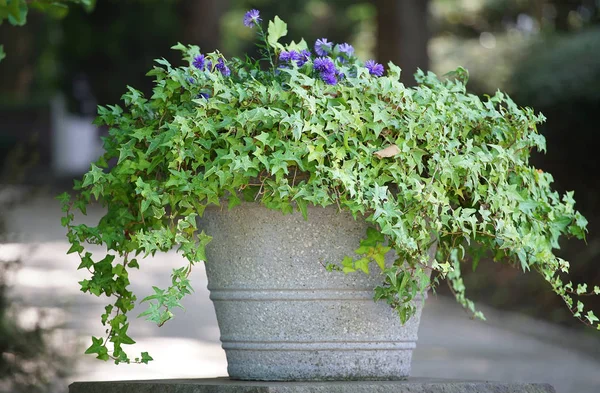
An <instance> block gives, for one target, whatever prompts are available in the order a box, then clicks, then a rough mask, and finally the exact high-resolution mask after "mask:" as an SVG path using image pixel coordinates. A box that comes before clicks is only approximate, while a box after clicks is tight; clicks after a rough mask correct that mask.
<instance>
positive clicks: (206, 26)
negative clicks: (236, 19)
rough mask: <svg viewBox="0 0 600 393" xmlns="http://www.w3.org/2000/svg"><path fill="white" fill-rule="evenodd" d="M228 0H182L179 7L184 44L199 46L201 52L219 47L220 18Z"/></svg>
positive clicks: (227, 4)
mask: <svg viewBox="0 0 600 393" xmlns="http://www.w3.org/2000/svg"><path fill="white" fill-rule="evenodd" d="M228 6H229V1H228V0H183V1H182V2H181V5H180V7H179V8H180V13H181V19H182V22H183V37H184V42H185V43H189V44H195V45H198V46H200V48H201V50H202V52H212V51H213V50H215V49H218V48H219V47H220V39H221V16H222V15H223V13H224V12H225V10H226V9H227V7H228Z"/></svg>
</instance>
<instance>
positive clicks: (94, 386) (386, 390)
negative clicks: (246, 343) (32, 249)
mask: <svg viewBox="0 0 600 393" xmlns="http://www.w3.org/2000/svg"><path fill="white" fill-rule="evenodd" d="M69 393H556V391H555V390H554V388H553V387H552V386H551V385H548V384H540V383H514V382H483V381H460V380H444V379H425V378H410V379H408V380H407V381H381V382H377V381H360V382H358V381H354V382H244V381H233V380H230V379H227V378H216V379H164V380H150V381H119V382H75V383H73V384H72V385H71V386H70V387H69Z"/></svg>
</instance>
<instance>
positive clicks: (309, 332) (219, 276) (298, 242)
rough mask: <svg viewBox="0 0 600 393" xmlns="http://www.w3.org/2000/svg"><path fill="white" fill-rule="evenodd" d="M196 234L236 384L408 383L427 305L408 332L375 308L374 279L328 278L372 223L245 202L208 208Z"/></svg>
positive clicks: (331, 212)
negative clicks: (202, 241) (203, 243)
mask: <svg viewBox="0 0 600 393" xmlns="http://www.w3.org/2000/svg"><path fill="white" fill-rule="evenodd" d="M200 225H201V227H202V229H204V230H205V231H206V233H208V234H210V235H211V236H213V240H212V242H211V243H210V244H209V245H208V246H207V248H206V255H207V263H206V272H207V276H208V289H209V290H210V298H211V299H212V300H213V303H214V306H215V310H216V314H217V320H218V323H219V328H220V330H221V342H222V345H223V348H224V349H225V353H226V355H227V361H228V372H229V376H230V377H231V378H235V379H242V380H273V381H276V380H398V379H403V378H406V377H407V376H408V375H409V374H410V362H411V356H412V351H413V349H414V348H415V344H416V341H417V330H418V326H419V319H420V316H421V309H422V304H423V300H422V299H417V301H416V303H417V314H416V315H415V316H414V317H413V318H411V319H410V321H409V322H408V323H407V324H406V325H404V326H402V325H401V323H400V321H399V318H398V316H397V314H396V313H395V312H394V311H393V310H391V309H390V307H389V306H388V305H387V304H385V303H384V302H377V303H375V302H374V301H373V288H374V287H375V286H376V285H377V284H378V283H379V282H380V280H381V277H380V275H379V270H378V268H377V267H376V266H375V264H373V269H372V272H371V276H366V275H365V274H363V273H354V274H348V275H345V274H344V273H341V272H327V271H326V270H325V267H324V265H325V264H326V263H327V262H340V261H341V260H342V259H343V257H344V256H346V255H354V254H353V250H355V249H356V248H357V247H358V245H359V241H360V239H362V238H363V237H364V235H365V233H366V227H367V224H366V223H365V222H364V221H355V220H354V219H353V218H352V216H351V215H350V214H349V213H339V212H338V211H337V207H335V208H334V207H328V208H319V207H314V208H309V212H308V221H305V220H304V219H303V217H302V215H301V214H300V213H294V214H291V215H289V214H288V215H282V214H281V212H277V211H272V210H268V209H267V208H265V207H264V206H261V205H259V204H254V203H245V204H242V205H241V206H237V207H235V208H234V209H233V210H231V211H227V209H226V208H224V209H222V210H221V209H219V208H208V209H207V210H206V211H205V213H204V216H203V217H202V219H201V220H200Z"/></svg>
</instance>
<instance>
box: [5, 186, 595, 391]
mask: <svg viewBox="0 0 600 393" xmlns="http://www.w3.org/2000/svg"><path fill="white" fill-rule="evenodd" d="M100 213H101V212H100V211H98V210H92V211H91V213H90V217H88V218H87V220H89V222H90V223H93V222H94V220H95V219H96V220H97V219H98V217H99V214H100ZM59 217H60V211H59V207H58V203H57V202H55V201H53V200H52V199H50V198H48V197H44V198H38V199H36V200H34V201H31V202H30V203H28V204H27V205H25V206H21V207H19V208H16V209H13V210H12V211H11V212H9V213H8V226H9V230H10V232H11V233H12V235H11V236H10V237H9V239H8V240H11V241H12V243H11V244H5V245H0V257H6V256H8V255H10V254H11V253H13V254H15V255H21V256H22V257H23V259H24V266H23V268H22V269H21V270H20V271H19V272H18V273H17V274H16V276H15V282H16V285H15V288H14V293H15V295H17V296H19V297H20V298H22V299H23V300H24V301H25V302H26V303H27V304H29V305H30V306H31V307H32V310H33V309H40V308H41V309H44V310H46V311H48V312H49V315H50V316H51V317H53V318H54V319H55V320H56V321H65V322H66V323H65V325H64V327H63V329H62V330H61V333H62V335H61V340H62V342H63V343H65V345H67V344H70V345H71V346H70V347H69V346H68V348H70V350H72V351H73V353H75V354H77V355H76V356H77V362H76V365H77V366H76V369H75V370H74V375H72V376H71V377H70V380H118V379H151V378H180V377H195V378H200V377H214V376H222V375H226V360H225V355H224V353H223V351H222V349H221V347H220V344H219V332H218V328H217V326H216V319H215V315H214V310H213V308H212V305H211V303H210V302H209V299H208V293H207V290H206V278H205V275H204V271H203V269H196V270H194V272H193V274H192V281H193V284H194V288H195V289H196V292H195V294H194V295H193V296H191V297H188V298H187V299H186V300H185V302H184V306H185V307H186V312H181V313H179V314H177V315H176V318H175V319H174V320H173V321H170V322H169V323H167V324H166V325H165V326H163V327H162V328H157V327H155V326H153V325H152V324H151V323H149V322H145V321H142V320H137V319H135V318H134V319H132V325H131V327H130V333H132V335H133V336H134V337H136V338H138V343H137V344H136V345H135V346H134V348H133V349H132V350H131V353H134V352H136V351H134V349H135V348H138V351H139V350H144V351H146V350H147V351H149V352H150V353H151V354H152V356H154V358H155V359H156V360H155V361H154V362H151V364H150V365H148V366H126V365H122V366H114V365H111V364H109V363H103V362H99V361H96V360H94V359H93V358H91V357H89V356H83V355H80V353H81V352H83V351H82V348H84V345H86V344H87V343H88V340H89V339H88V337H89V336H90V335H101V334H102V329H101V326H100V322H99V315H100V314H101V311H102V308H103V306H104V302H103V301H102V299H98V298H95V297H93V296H90V295H84V294H81V293H80V292H78V288H79V286H78V284H77V281H79V280H81V279H82V278H84V277H85V274H83V273H80V272H76V270H75V268H76V266H77V264H78V261H77V260H76V257H73V256H72V255H69V256H67V255H66V250H67V249H68V245H67V243H66V242H65V241H64V237H63V236H64V230H63V228H61V227H60V225H59ZM98 250H99V249H98ZM143 262H144V263H143V265H144V266H143V269H142V271H141V272H134V273H132V277H131V278H132V282H133V283H135V284H134V285H133V288H134V292H135V293H136V294H138V298H142V297H144V296H146V295H147V294H149V293H150V291H151V286H152V285H158V286H167V285H168V284H169V272H170V270H171V268H173V267H176V266H180V265H183V260H182V259H181V257H180V256H178V255H177V254H175V253H168V254H163V255H157V256H156V257H154V258H149V259H148V260H145V261H143ZM140 311H141V309H139V310H137V309H136V310H134V311H133V312H132V313H131V315H137V314H138V313H139V312H140ZM484 311H485V312H486V315H487V317H488V321H487V322H480V321H473V320H471V319H469V316H468V315H467V314H466V313H464V312H463V311H462V310H461V309H460V307H458V306H457V305H456V304H455V303H454V302H453V301H452V300H451V299H446V298H443V297H430V299H429V300H428V304H427V306H426V307H425V312H424V316H423V322H422V325H421V329H420V339H419V344H418V348H417V350H416V351H415V354H414V361H413V375H414V376H423V377H432V378H464V379H471V380H473V379H479V380H499V381H515V382H548V383H551V384H553V385H554V386H555V387H556V389H557V392H559V393H598V392H600V335H598V336H592V335H582V333H580V332H577V333H574V332H571V331H569V330H567V329H563V328H558V327H556V326H554V325H550V324H547V323H544V322H540V321H535V320H532V319H530V318H527V317H524V316H520V315H515V314H509V313H502V312H498V311H495V310H487V309H484ZM29 315H31V313H24V314H23V323H28V316H29Z"/></svg>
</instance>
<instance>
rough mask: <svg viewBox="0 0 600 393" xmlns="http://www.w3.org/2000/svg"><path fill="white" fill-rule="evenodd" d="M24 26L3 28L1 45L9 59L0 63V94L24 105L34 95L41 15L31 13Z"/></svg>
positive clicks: (4, 26)
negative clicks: (37, 37) (32, 92)
mask: <svg viewBox="0 0 600 393" xmlns="http://www.w3.org/2000/svg"><path fill="white" fill-rule="evenodd" d="M27 18H28V21H27V24H26V25H25V26H18V27H17V26H12V25H11V24H10V23H8V22H6V21H5V22H4V23H3V24H2V26H0V44H3V45H4V51H5V52H6V58H5V59H4V60H2V62H0V94H2V95H3V96H4V97H10V99H11V100H14V99H16V100H19V101H24V100H26V99H27V98H28V96H29V94H30V93H31V85H32V83H33V79H34V76H35V66H36V60H37V56H38V55H39V53H38V52H39V50H38V48H37V45H36V44H37V42H36V34H37V33H39V25H40V22H41V18H40V15H39V14H37V13H30V15H29V16H28V17H27Z"/></svg>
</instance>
